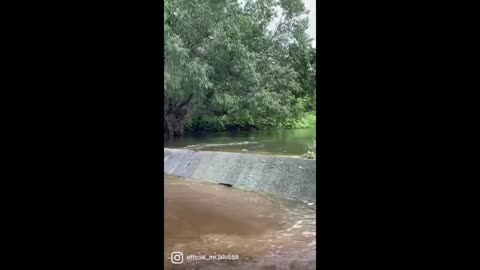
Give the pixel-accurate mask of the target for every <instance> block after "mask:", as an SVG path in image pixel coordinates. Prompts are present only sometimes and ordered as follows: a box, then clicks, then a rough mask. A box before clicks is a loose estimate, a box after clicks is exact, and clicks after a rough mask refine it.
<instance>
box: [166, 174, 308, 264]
mask: <svg viewBox="0 0 480 270" xmlns="http://www.w3.org/2000/svg"><path fill="white" fill-rule="evenodd" d="M314 207H315V206H311V205H310V206H309V205H307V204H305V203H302V202H297V201H291V200H284V199H280V198H277V197H273V196H270V195H268V196H267V195H262V194H259V193H255V192H249V191H243V190H239V189H236V188H232V187H225V186H221V185H216V184H209V183H203V182H196V181H188V180H180V179H178V178H174V177H171V176H165V254H164V256H165V265H164V266H165V269H205V270H206V269H212V270H215V269H226V270H229V269H249V270H255V269H257V270H260V269H263V270H266V269H292V270H293V269H298V270H299V269H302V270H307V269H315V265H316V259H315V248H316V237H315V235H316V232H315V231H316V219H315V217H316V216H315V208H314ZM172 252H182V253H183V258H184V262H183V263H182V264H172V263H171V259H169V257H170V255H171V253H172ZM192 254H193V255H195V254H197V255H213V254H218V255H220V254H221V255H231V256H238V259H232V260H197V261H193V260H190V261H189V260H187V256H189V255H192Z"/></svg>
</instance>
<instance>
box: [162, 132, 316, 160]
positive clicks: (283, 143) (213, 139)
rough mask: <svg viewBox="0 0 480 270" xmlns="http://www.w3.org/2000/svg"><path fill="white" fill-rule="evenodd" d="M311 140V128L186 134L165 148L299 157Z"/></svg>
mask: <svg viewBox="0 0 480 270" xmlns="http://www.w3.org/2000/svg"><path fill="white" fill-rule="evenodd" d="M315 137H316V129H315V128H306V129H284V130H260V131H237V132H215V133H205V134H187V135H185V136H183V137H179V138H174V139H171V140H168V141H165V146H166V147H171V148H190V149H203V150H211V151H233V152H253V153H258V154H272V155H291V156H300V155H303V154H305V153H306V152H307V151H308V150H309V149H310V147H311V146H313V144H314V141H313V138H315Z"/></svg>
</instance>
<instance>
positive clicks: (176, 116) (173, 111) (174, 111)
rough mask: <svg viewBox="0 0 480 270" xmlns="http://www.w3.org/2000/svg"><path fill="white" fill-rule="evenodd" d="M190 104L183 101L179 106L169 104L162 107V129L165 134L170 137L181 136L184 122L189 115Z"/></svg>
mask: <svg viewBox="0 0 480 270" xmlns="http://www.w3.org/2000/svg"><path fill="white" fill-rule="evenodd" d="M190 107H191V106H190V104H189V102H184V103H183V104H181V105H180V107H173V106H169V104H165V107H164V123H165V124H164V130H165V136H167V137H169V138H171V137H176V136H182V135H183V134H184V133H185V124H186V123H187V120H188V117H189V115H190Z"/></svg>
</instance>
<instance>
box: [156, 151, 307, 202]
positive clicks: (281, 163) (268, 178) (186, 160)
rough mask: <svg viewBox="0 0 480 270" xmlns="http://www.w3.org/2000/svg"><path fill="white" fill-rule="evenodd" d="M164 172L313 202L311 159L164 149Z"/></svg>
mask: <svg viewBox="0 0 480 270" xmlns="http://www.w3.org/2000/svg"><path fill="white" fill-rule="evenodd" d="M164 173H165V174H167V175H173V176H179V177H184V178H189V179H191V180H200V181H207V182H213V183H226V184H231V185H233V186H234V187H237V188H242V189H247V190H252V191H259V192H266V193H272V194H276V195H279V196H281V197H285V198H291V199H299V200H309V201H315V200H316V196H315V194H316V177H315V174H316V163H315V161H314V160H307V159H299V158H291V157H280V156H262V155H255V154H243V153H228V152H216V151H215V152H210V151H193V150H187V149H171V148H164Z"/></svg>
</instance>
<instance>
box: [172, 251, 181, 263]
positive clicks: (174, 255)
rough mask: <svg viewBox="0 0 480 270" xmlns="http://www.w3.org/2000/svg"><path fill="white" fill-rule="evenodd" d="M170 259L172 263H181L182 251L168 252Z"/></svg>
mask: <svg viewBox="0 0 480 270" xmlns="http://www.w3.org/2000/svg"><path fill="white" fill-rule="evenodd" d="M170 260H171V261H172V264H181V263H183V253H182V252H178V251H174V252H172V254H170Z"/></svg>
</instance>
